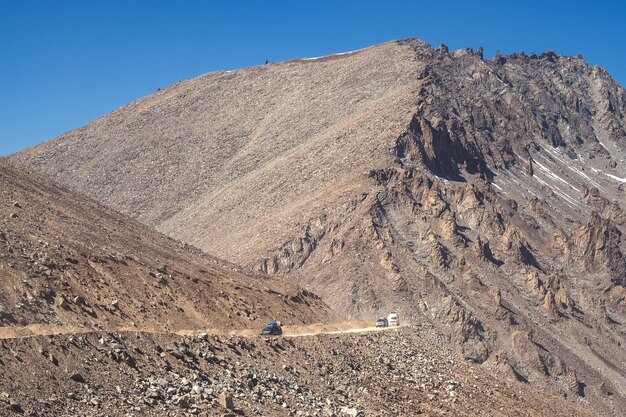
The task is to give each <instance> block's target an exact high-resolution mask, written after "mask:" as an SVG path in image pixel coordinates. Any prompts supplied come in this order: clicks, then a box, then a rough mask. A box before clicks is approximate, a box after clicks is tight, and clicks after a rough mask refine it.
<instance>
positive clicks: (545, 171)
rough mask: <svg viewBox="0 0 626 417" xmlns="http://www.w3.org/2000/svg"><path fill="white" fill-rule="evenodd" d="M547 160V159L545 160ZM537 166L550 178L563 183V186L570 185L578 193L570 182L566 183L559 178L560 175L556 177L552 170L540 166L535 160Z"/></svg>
mask: <svg viewBox="0 0 626 417" xmlns="http://www.w3.org/2000/svg"><path fill="white" fill-rule="evenodd" d="M544 159H545V158H544ZM535 164H536V165H537V166H538V167H539V169H540V170H541V171H543V172H544V173H545V174H546V175H547V176H548V177H550V178H552V179H555V180H557V181H561V182H562V183H563V184H565V185H568V186H570V187H572V188H573V189H574V190H576V191H578V188H576V187H574V186H573V185H572V184H570V183H569V182H567V181H565V180H564V179H563V178H561V177H559V176H558V175H556V174H555V173H554V172H552V171H551V170H550V168H548V167H546V166H544V165H542V164H540V163H539V162H538V161H536V160H535Z"/></svg>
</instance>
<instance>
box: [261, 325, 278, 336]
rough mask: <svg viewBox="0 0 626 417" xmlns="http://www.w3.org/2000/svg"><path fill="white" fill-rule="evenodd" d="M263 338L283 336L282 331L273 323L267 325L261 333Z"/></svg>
mask: <svg viewBox="0 0 626 417" xmlns="http://www.w3.org/2000/svg"><path fill="white" fill-rule="evenodd" d="M261 334H262V335H263V336H280V335H281V334H283V329H282V328H281V327H280V326H279V325H278V323H276V322H274V321H270V322H269V323H267V326H266V327H265V329H263V330H262V331H261Z"/></svg>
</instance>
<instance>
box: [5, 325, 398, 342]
mask: <svg viewBox="0 0 626 417" xmlns="http://www.w3.org/2000/svg"><path fill="white" fill-rule="evenodd" d="M404 326H406V325H402V326H395V327H374V326H372V322H371V321H346V322H342V323H330V324H324V323H316V324H312V325H308V326H283V336H284V337H304V336H315V335H318V334H339V333H363V332H377V331H385V330H395V329H398V328H399V327H404ZM260 330H261V328H260V327H259V328H253V329H237V330H231V331H227V330H223V329H213V328H207V329H182V330H172V331H168V330H164V329H154V328H138V327H121V328H114V329H106V328H104V329H93V328H89V327H80V326H51V325H46V324H30V325H27V326H6V327H0V339H20V338H26V337H35V336H49V335H55V334H68V335H71V334H83V333H91V332H96V331H103V332H136V333H159V334H178V335H181V336H189V335H194V334H201V333H207V334H210V335H220V336H243V337H253V336H257V335H259V333H260Z"/></svg>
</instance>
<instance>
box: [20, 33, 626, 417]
mask: <svg viewBox="0 0 626 417" xmlns="http://www.w3.org/2000/svg"><path fill="white" fill-rule="evenodd" d="M625 115H626V92H625V91H624V89H623V88H622V87H621V86H619V85H618V84H617V83H616V82H615V81H613V80H612V79H611V77H610V76H609V75H608V74H607V73H606V72H605V71H604V70H602V69H601V68H598V67H593V68H591V67H590V66H588V65H587V64H586V63H585V61H584V60H583V59H582V58H580V57H565V56H558V55H556V54H554V53H552V52H546V53H543V54H541V55H539V56H537V55H535V54H531V55H526V54H523V53H520V54H513V55H508V56H503V55H497V56H496V57H494V58H493V59H492V60H485V59H483V57H482V52H481V51H480V50H479V51H476V52H474V51H473V50H471V49H464V50H457V51H454V52H450V51H448V50H447V48H446V47H445V46H441V47H439V48H437V49H434V48H431V47H430V46H428V45H427V44H425V43H423V42H420V41H417V40H406V41H399V42H391V43H386V44H382V45H378V46H374V47H371V48H367V49H364V50H360V51H355V52H351V53H345V54H338V55H332V56H328V57H323V58H316V59H303V60H296V61H290V62H284V63H277V64H269V65H264V66H259V67H253V68H248V69H243V70H239V71H234V72H218V73H211V74H206V75H203V76H201V77H198V78H195V79H192V80H186V81H182V82H180V83H177V84H175V85H173V86H171V87H169V88H166V89H164V90H162V91H158V92H156V93H155V94H153V95H151V96H149V97H146V98H144V99H141V100H139V101H137V102H135V103H132V104H130V105H128V106H125V107H123V108H121V109H119V110H117V111H115V112H113V113H111V114H109V115H106V116H104V117H103V118H101V119H99V120H96V121H94V122H92V123H90V124H89V125H87V126H85V127H83V128H80V129H77V130H75V131H72V132H69V133H67V134H65V135H62V136H61V137H59V138H56V139H54V140H52V141H50V142H46V143H44V144H41V145H39V146H36V147H34V148H31V149H27V150H25V151H23V152H21V153H19V154H17V155H15V156H14V157H13V159H14V160H16V161H17V160H19V161H21V162H22V163H25V164H27V165H28V166H30V167H32V168H34V169H36V170H39V171H41V172H43V173H45V174H47V175H50V176H52V177H53V178H55V179H56V180H57V181H60V182H62V183H64V184H67V185H69V186H71V187H74V188H76V189H77V190H80V191H81V192H84V193H85V194H87V195H89V196H91V197H93V198H95V199H97V200H99V201H101V202H103V203H105V204H107V205H109V206H111V207H113V208H115V209H117V210H120V211H122V212H124V213H127V214H130V215H131V216H133V217H135V218H137V219H138V220H140V221H141V222H143V223H145V224H147V225H149V226H153V227H156V228H157V229H158V230H160V231H162V232H164V233H166V234H168V235H170V236H172V237H175V238H177V239H180V240H182V241H184V242H186V243H188V244H193V245H196V246H198V247H200V248H202V249H204V250H206V251H207V252H209V253H212V254H215V255H217V256H220V257H223V258H225V259H227V260H229V261H232V262H234V263H237V264H242V265H245V266H248V267H253V268H256V269H257V270H259V271H261V272H267V273H270V274H273V275H287V276H290V277H291V278H292V279H294V280H295V281H297V282H299V283H302V284H304V285H306V286H308V287H309V288H310V289H311V290H313V291H314V292H316V293H318V294H320V295H321V296H322V298H323V299H324V300H325V301H326V302H328V303H329V304H330V305H331V306H332V307H334V308H335V309H336V310H337V311H340V312H341V313H343V314H344V315H345V316H347V317H352V318H373V317H375V316H376V315H379V314H383V313H384V312H387V311H389V310H390V309H395V310H398V312H399V313H400V315H401V317H404V318H406V319H410V320H412V321H414V322H425V321H430V322H432V323H433V324H434V325H435V326H437V327H438V328H439V329H440V330H441V331H442V332H445V333H446V334H447V335H448V337H449V339H450V341H451V342H454V343H455V344H457V345H458V346H459V350H460V352H461V353H462V355H463V356H464V357H465V358H466V359H467V360H469V361H471V362H475V363H482V364H484V366H485V367H490V368H492V369H493V370H495V371H496V372H500V373H502V374H503V375H506V376H508V377H510V378H512V379H517V380H518V381H521V382H522V383H530V384H534V385H536V386H539V387H545V388H547V389H549V390H552V392H559V393H561V394H563V395H568V398H570V399H572V397H573V398H575V399H576V400H577V401H580V402H582V403H584V404H588V405H589V406H591V407H594V408H595V409H596V410H598V411H599V412H601V413H603V414H605V415H611V414H613V415H622V414H623V412H624V410H626V398H625V396H624V394H623V393H624V392H626V344H625V343H626V333H625V328H624V324H625V322H626V261H625V258H624V253H625V251H626V242H625V239H624V237H623V233H624V232H625V231H626V213H625V212H624V209H625V208H626V198H625V197H624V184H625V183H626V161H625V160H626V133H625V132H626V116H625Z"/></svg>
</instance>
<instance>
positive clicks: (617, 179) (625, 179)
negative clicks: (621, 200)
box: [604, 173, 626, 184]
mask: <svg viewBox="0 0 626 417" xmlns="http://www.w3.org/2000/svg"><path fill="white" fill-rule="evenodd" d="M604 175H606V176H607V177H611V178H613V179H614V180H616V181H619V182H623V183H624V184H626V178H620V177H616V176H615V175H611V174H607V173H604Z"/></svg>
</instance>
